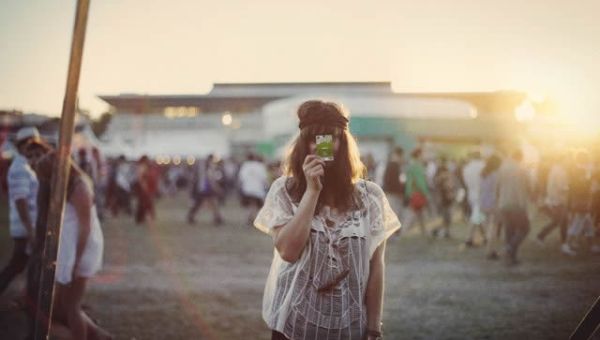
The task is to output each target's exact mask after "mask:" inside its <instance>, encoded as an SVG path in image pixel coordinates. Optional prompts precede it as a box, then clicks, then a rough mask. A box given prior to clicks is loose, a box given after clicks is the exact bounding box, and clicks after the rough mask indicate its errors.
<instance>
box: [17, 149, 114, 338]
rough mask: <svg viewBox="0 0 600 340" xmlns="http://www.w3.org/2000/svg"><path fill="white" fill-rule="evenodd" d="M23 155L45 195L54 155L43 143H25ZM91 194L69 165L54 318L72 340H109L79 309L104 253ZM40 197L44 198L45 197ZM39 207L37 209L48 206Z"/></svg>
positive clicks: (85, 178)
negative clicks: (89, 339)
mask: <svg viewBox="0 0 600 340" xmlns="http://www.w3.org/2000/svg"><path fill="white" fill-rule="evenodd" d="M24 153H25V156H26V157H27V158H28V159H29V161H30V162H31V164H32V165H33V168H34V169H35V171H36V173H37V175H38V178H40V193H41V192H42V191H45V192H46V193H48V192H49V185H50V183H49V179H50V178H52V169H53V164H54V161H55V159H56V156H55V155H56V153H55V152H54V150H53V148H52V147H51V146H49V145H48V144H45V143H43V142H31V143H28V144H27V145H26V146H25V152H24ZM41 179H45V180H41ZM93 193H94V190H93V184H92V181H91V179H90V178H89V177H88V176H87V175H86V174H85V173H84V172H83V170H81V169H80V168H79V167H78V166H77V165H75V164H74V162H72V161H71V170H70V175H69V180H68V184H67V201H66V202H65V212H64V219H63V224H62V228H61V231H60V244H59V248H58V254H57V264H56V271H55V281H56V283H57V285H56V288H57V289H56V295H55V307H54V314H55V317H56V319H57V321H59V322H62V323H65V324H66V325H67V326H68V328H69V330H70V331H71V333H72V337H73V338H74V339H88V338H91V339H111V338H112V336H111V335H110V334H109V333H108V332H106V331H105V330H103V329H101V328H100V327H99V326H98V325H96V324H95V323H94V322H93V321H92V320H91V319H90V318H89V317H88V316H87V315H86V314H85V312H84V311H83V310H82V308H81V305H82V301H83V296H84V294H85V290H86V286H87V281H88V279H90V278H91V277H93V276H94V275H95V274H96V273H97V272H98V271H99V270H100V269H101V268H102V255H103V250H104V239H103V235H102V230H101V227H100V222H99V220H98V215H97V213H96V207H95V206H94V194H93ZM42 197H44V198H48V197H49V195H44V196H42ZM39 203H40V207H41V206H42V204H43V205H47V204H49V202H40V201H39ZM38 225H39V224H38Z"/></svg>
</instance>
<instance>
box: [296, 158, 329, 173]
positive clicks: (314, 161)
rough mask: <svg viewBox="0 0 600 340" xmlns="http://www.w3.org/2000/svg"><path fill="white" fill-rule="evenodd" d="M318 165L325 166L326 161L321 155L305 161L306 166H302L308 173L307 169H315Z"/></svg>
mask: <svg viewBox="0 0 600 340" xmlns="http://www.w3.org/2000/svg"><path fill="white" fill-rule="evenodd" d="M315 157H316V156H315ZM307 159H308V156H307ZM316 166H321V167H325V162H324V161H323V160H322V159H321V158H319V157H316V158H312V159H311V160H310V161H308V162H306V161H305V163H304V166H303V167H302V168H303V170H304V172H305V173H306V171H308V170H310V169H313V168H314V167H316Z"/></svg>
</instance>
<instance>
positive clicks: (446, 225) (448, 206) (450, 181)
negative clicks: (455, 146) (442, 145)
mask: <svg viewBox="0 0 600 340" xmlns="http://www.w3.org/2000/svg"><path fill="white" fill-rule="evenodd" d="M447 163H448V162H447V160H446V157H441V158H440V165H439V167H438V168H437V171H436V173H435V176H434V178H433V183H434V187H435V188H436V191H437V202H436V203H437V205H438V211H439V213H440V215H441V216H442V225H441V226H440V227H437V228H435V229H433V230H432V231H431V234H432V236H433V237H437V236H438V235H441V236H443V237H445V238H450V237H451V236H450V225H451V224H452V204H453V203H454V199H455V197H456V188H455V185H454V178H453V176H452V172H451V171H450V169H449V168H448V164H447Z"/></svg>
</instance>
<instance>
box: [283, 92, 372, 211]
mask: <svg viewBox="0 0 600 340" xmlns="http://www.w3.org/2000/svg"><path fill="white" fill-rule="evenodd" d="M297 114H298V118H299V120H300V124H299V126H300V132H299V133H298V135H297V136H296V137H295V138H294V139H293V141H292V143H291V144H290V146H289V148H288V152H287V156H286V159H285V161H284V163H283V172H284V174H285V175H287V176H290V177H291V178H290V179H289V180H288V182H287V183H286V188H287V190H288V193H289V194H290V196H291V197H292V199H293V200H294V201H295V202H299V201H300V199H301V198H302V195H303V194H304V191H306V177H305V176H304V171H303V169H302V165H303V164H304V159H305V158H306V156H307V155H309V154H310V144H311V142H314V141H315V138H316V136H317V135H328V134H329V135H333V136H334V138H338V139H339V149H338V150H337V152H336V153H335V155H334V160H333V161H332V162H331V164H327V166H326V167H325V175H324V176H323V178H322V182H323V189H322V191H321V194H320V195H319V200H318V202H317V209H316V210H315V213H317V212H318V211H319V210H320V209H321V208H322V206H323V205H324V204H325V203H327V204H329V205H333V206H334V207H335V208H337V209H338V210H340V211H348V210H350V209H352V208H354V207H355V206H356V202H357V200H356V197H355V190H354V184H355V183H356V182H357V181H358V180H359V179H360V178H363V177H364V174H365V166H364V165H363V163H362V162H361V160H360V154H359V152H358V146H357V144H356V141H355V140H354V137H352V135H351V134H350V132H349V131H348V128H347V122H348V113H347V112H346V111H345V110H344V109H342V107H340V106H339V105H337V104H335V103H331V102H325V101H321V100H310V101H307V102H304V103H303V104H301V105H300V107H299V108H298V112H297Z"/></svg>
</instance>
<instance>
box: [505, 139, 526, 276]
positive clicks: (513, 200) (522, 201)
mask: <svg viewBox="0 0 600 340" xmlns="http://www.w3.org/2000/svg"><path fill="white" fill-rule="evenodd" d="M522 160H523V153H522V152H521V150H520V149H517V150H515V151H513V153H512V155H511V157H510V158H507V159H506V160H505V161H504V162H503V164H502V166H501V167H500V171H499V173H498V211H499V213H500V216H501V220H502V226H503V228H504V230H505V238H506V240H505V242H506V254H505V255H506V264H507V265H516V264H518V263H519V261H518V260H517V252H518V250H519V246H520V245H521V243H522V242H523V240H524V239H525V237H526V236H527V233H528V232H529V217H528V215H527V207H528V202H529V193H528V189H529V183H528V178H529V177H528V174H527V171H526V170H525V169H524V168H523V167H522V165H521V161H522Z"/></svg>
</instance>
